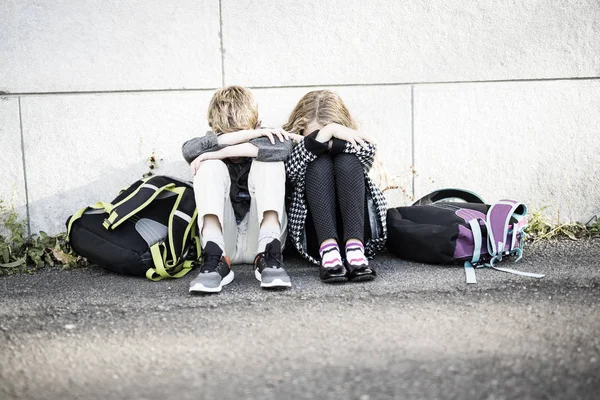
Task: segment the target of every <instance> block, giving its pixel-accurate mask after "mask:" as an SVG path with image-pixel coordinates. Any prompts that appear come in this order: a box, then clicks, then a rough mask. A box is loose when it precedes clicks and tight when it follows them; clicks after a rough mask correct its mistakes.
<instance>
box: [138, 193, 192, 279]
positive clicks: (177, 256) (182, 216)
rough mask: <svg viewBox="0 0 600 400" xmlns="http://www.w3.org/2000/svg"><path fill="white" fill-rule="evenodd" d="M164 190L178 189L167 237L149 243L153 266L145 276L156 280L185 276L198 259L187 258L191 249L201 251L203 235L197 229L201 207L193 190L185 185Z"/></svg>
mask: <svg viewBox="0 0 600 400" xmlns="http://www.w3.org/2000/svg"><path fill="white" fill-rule="evenodd" d="M165 190H167V191H170V192H173V193H176V194H177V199H176V200H175V204H174V206H173V209H172V211H171V213H170V215H169V223H168V235H167V239H168V240H167V241H166V242H160V243H156V244H154V245H153V246H151V247H150V252H151V254H152V260H153V261H154V268H150V269H148V271H146V277H147V278H148V279H150V280H153V281H159V280H161V279H164V278H180V277H182V276H184V275H185V274H187V273H188V272H189V271H190V270H191V269H192V263H193V262H194V261H196V260H195V259H194V260H187V259H186V258H187V257H189V252H190V250H195V251H194V253H195V254H196V255H199V254H200V239H199V237H198V235H197V233H196V231H197V225H196V220H197V217H198V211H197V210H196V203H195V200H194V192H193V190H192V189H191V188H190V187H186V186H176V187H169V188H166V189H165ZM196 258H197V257H196Z"/></svg>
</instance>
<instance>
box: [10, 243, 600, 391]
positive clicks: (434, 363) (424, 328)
mask: <svg viewBox="0 0 600 400" xmlns="http://www.w3.org/2000/svg"><path fill="white" fill-rule="evenodd" d="M599 260H600V240H598V239H596V240H591V241H577V242H571V241H551V242H544V243H542V244H539V245H535V246H533V247H532V246H529V247H527V248H526V251H525V257H524V259H523V260H521V262H519V263H518V264H515V265H512V264H511V263H510V262H509V263H503V265H502V266H505V267H509V268H512V267H514V268H516V269H520V270H524V271H530V272H540V273H545V274H546V277H545V278H542V279H533V278H527V277H520V276H516V275H511V274H507V273H503V272H498V271H493V270H489V269H485V270H478V271H477V279H478V283H477V284H476V285H467V284H466V283H465V280H464V279H465V277H464V273H463V270H462V268H461V267H447V266H431V265H421V264H416V263H410V262H406V261H403V260H399V259H397V258H395V257H394V256H393V255H390V254H382V255H380V256H378V257H377V258H376V259H375V260H374V262H373V265H376V266H377V272H378V277H377V279H376V280H375V281H373V282H367V283H352V284H351V283H347V284H342V285H325V284H322V283H321V282H320V281H319V279H318V270H317V269H316V268H314V267H312V266H310V265H308V264H307V263H305V262H304V261H302V260H301V259H299V258H297V257H288V258H287V259H286V269H287V270H288V273H289V274H290V276H291V278H292V284H293V287H292V288H291V289H289V290H284V291H266V290H262V289H260V287H259V284H258V282H257V281H256V280H255V279H254V277H253V274H252V271H251V266H249V265H242V266H237V267H235V268H234V271H235V273H236V278H235V280H234V281H233V282H232V283H231V284H230V285H229V286H227V287H225V288H224V290H223V292H221V293H220V294H217V295H204V296H191V295H189V294H188V290H187V289H188V286H189V282H190V281H191V280H192V279H193V278H194V277H195V275H196V274H195V273H194V272H192V273H190V274H188V276H186V277H184V278H182V279H179V280H171V281H162V282H150V281H147V280H145V279H144V278H132V277H124V276H119V275H115V274H112V273H109V272H106V271H104V270H101V269H99V268H86V269H79V270H71V271H59V270H57V269H47V270H44V271H41V272H38V273H37V274H34V275H19V276H12V277H4V278H0V399H2V400H9V399H161V400H162V399H360V400H367V399H598V398H600V265H599Z"/></svg>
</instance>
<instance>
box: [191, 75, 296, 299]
mask: <svg viewBox="0 0 600 400" xmlns="http://www.w3.org/2000/svg"><path fill="white" fill-rule="evenodd" d="M208 124H209V126H210V127H211V129H212V132H207V134H206V136H203V137H197V138H194V139H191V140H188V141H187V142H185V143H184V144H183V148H182V152H183V156H184V158H185V160H186V161H187V162H188V163H190V164H191V168H192V173H193V174H194V195H195V198H196V207H197V209H198V226H199V232H200V238H201V243H202V266H201V268H200V273H199V274H198V276H197V278H196V279H194V280H193V281H192V282H191V284H190V293H195V292H208V293H216V292H220V291H221V289H222V287H223V286H224V285H227V284H229V283H231V281H232V280H233V277H234V274H233V271H231V264H244V263H247V264H254V276H255V277H256V279H258V280H259V281H260V282H261V287H263V288H279V287H289V286H291V282H290V278H289V276H288V275H287V273H286V272H285V270H284V268H283V259H282V256H281V250H282V244H284V243H285V238H286V234H287V216H286V213H285V204H284V197H285V168H284V163H283V161H285V160H286V159H287V158H288V156H289V154H290V152H291V148H292V143H291V141H290V140H289V139H290V134H288V133H287V132H285V131H283V130H281V129H260V121H259V120H258V107H257V104H256V101H255V100H254V97H253V95H252V93H251V92H250V91H249V90H248V89H246V88H244V87H241V86H229V87H226V88H222V89H218V90H217V91H216V92H215V94H214V95H213V97H212V99H211V101H210V104H209V106H208Z"/></svg>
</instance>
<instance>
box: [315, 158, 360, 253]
mask: <svg viewBox="0 0 600 400" xmlns="http://www.w3.org/2000/svg"><path fill="white" fill-rule="evenodd" d="M306 200H307V203H308V210H309V218H310V217H311V216H312V221H311V222H313V225H314V229H315V231H316V234H317V240H318V244H317V246H319V245H320V244H321V243H322V242H323V241H324V240H325V239H329V238H334V239H336V240H337V241H338V243H340V241H339V236H340V233H343V240H344V241H343V242H341V243H340V245H341V246H343V245H344V243H345V242H346V240H348V239H350V238H356V239H359V240H361V241H362V242H364V237H365V179H364V172H363V168H362V165H361V164H360V161H359V160H358V157H356V156H355V155H353V154H346V153H342V154H338V155H337V156H335V157H333V158H332V157H331V156H330V155H329V154H325V155H322V156H319V157H318V158H316V159H315V160H313V161H312V162H311V163H310V164H309V165H308V167H307V169H306ZM338 204H339V209H338V208H337V205H338ZM338 211H339V212H338ZM339 216H341V221H340V218H339ZM340 225H341V227H343V229H339V228H340ZM313 246H314V244H313ZM311 247H312V246H311Z"/></svg>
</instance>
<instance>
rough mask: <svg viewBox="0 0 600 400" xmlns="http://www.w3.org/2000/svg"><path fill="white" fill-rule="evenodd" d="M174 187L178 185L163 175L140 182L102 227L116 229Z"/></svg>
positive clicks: (109, 215) (110, 213) (111, 211)
mask: <svg viewBox="0 0 600 400" xmlns="http://www.w3.org/2000/svg"><path fill="white" fill-rule="evenodd" d="M174 187H176V184H175V183H174V182H173V181H172V180H171V179H169V178H168V177H165V176H161V175H158V176H153V177H151V178H147V179H144V180H141V181H138V185H137V187H136V188H135V190H133V191H132V192H131V193H129V194H128V195H127V196H125V198H123V199H122V200H120V201H118V202H116V203H115V204H114V205H113V207H112V209H111V210H110V212H109V213H108V217H107V218H106V219H105V220H104V223H103V224H102V226H104V228H106V229H115V228H116V227H118V226H119V225H121V224H122V223H123V222H125V221H127V219H129V218H131V217H132V216H133V215H135V214H136V213H138V212H139V211H140V210H142V209H143V208H145V207H146V206H148V205H149V204H150V203H152V201H154V199H156V197H157V196H158V195H159V194H160V193H161V192H163V191H165V190H167V189H169V188H174Z"/></svg>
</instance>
